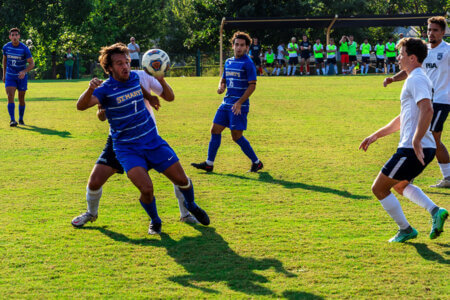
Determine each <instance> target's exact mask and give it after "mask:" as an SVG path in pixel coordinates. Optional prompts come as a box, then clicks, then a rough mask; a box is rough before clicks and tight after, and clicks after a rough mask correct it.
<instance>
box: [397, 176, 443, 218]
mask: <svg viewBox="0 0 450 300" xmlns="http://www.w3.org/2000/svg"><path fill="white" fill-rule="evenodd" d="M403 196H405V197H406V198H408V199H409V200H411V201H412V202H414V203H415V204H417V205H419V206H422V207H423V208H425V209H426V210H427V211H428V212H429V213H430V214H431V215H433V213H432V212H433V210H434V209H435V208H436V207H438V206H437V205H436V204H434V202H433V201H431V199H430V198H428V196H427V195H425V193H424V192H423V191H422V190H421V189H420V188H419V187H417V186H415V185H413V184H408V185H407V186H406V187H405V189H404V190H403Z"/></svg>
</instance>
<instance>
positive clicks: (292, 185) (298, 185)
mask: <svg viewBox="0 0 450 300" xmlns="http://www.w3.org/2000/svg"><path fill="white" fill-rule="evenodd" d="M207 174H211V175H220V176H227V177H232V178H239V179H245V180H255V181H262V182H267V183H271V184H278V185H282V186H284V187H285V188H287V189H304V190H308V191H314V192H320V193H328V194H335V195H338V196H341V197H345V198H350V199H370V198H371V197H369V196H364V195H354V194H352V193H349V192H347V191H341V190H337V189H333V188H329V187H326V186H320V185H313V184H306V183H302V182H293V181H287V180H283V179H276V178H273V177H272V175H270V174H269V173H268V172H258V175H259V178H251V177H246V176H243V175H236V174H219V173H207Z"/></svg>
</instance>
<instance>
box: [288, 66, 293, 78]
mask: <svg viewBox="0 0 450 300" xmlns="http://www.w3.org/2000/svg"><path fill="white" fill-rule="evenodd" d="M291 68H292V67H291V66H289V67H288V72H287V76H289V75H291Z"/></svg>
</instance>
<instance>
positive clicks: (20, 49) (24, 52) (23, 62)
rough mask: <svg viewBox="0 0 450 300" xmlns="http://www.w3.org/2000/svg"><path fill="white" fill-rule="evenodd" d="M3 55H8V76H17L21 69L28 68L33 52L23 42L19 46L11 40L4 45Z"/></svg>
mask: <svg viewBox="0 0 450 300" xmlns="http://www.w3.org/2000/svg"><path fill="white" fill-rule="evenodd" d="M3 55H4V56H6V76H7V77H8V76H14V77H17V76H18V75H19V72H20V71H23V70H25V69H26V68H27V59H29V58H30V57H31V52H30V49H28V47H27V46H25V44H23V43H21V42H19V45H18V46H14V45H13V44H12V42H9V43H7V44H5V45H4V46H3Z"/></svg>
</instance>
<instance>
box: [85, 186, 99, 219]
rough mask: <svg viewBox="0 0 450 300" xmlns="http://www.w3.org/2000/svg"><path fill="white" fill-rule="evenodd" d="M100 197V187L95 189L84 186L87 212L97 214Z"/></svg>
mask: <svg viewBox="0 0 450 300" xmlns="http://www.w3.org/2000/svg"><path fill="white" fill-rule="evenodd" d="M101 197H102V188H99V189H98V190H96V191H93V190H91V189H90V188H89V187H86V202H87V210H88V212H89V213H90V214H91V215H93V216H96V215H97V214H98V206H99V205H100V198H101Z"/></svg>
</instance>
